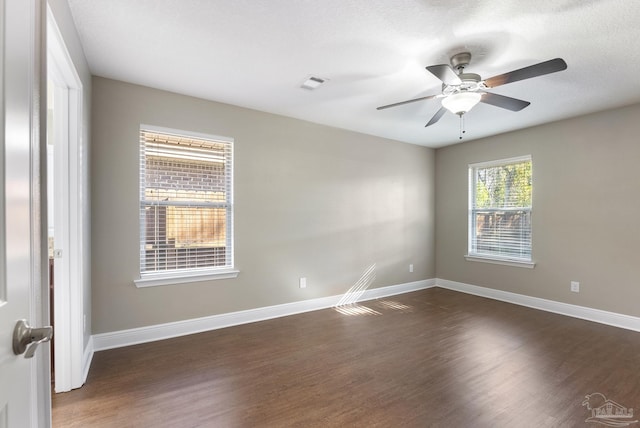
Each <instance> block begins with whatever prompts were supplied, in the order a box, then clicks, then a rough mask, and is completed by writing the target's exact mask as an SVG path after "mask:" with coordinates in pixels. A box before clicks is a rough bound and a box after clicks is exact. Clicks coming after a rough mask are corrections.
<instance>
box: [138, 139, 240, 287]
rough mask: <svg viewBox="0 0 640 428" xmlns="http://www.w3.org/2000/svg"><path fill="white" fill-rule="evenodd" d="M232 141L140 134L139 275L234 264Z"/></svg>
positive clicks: (214, 268) (179, 271)
mask: <svg viewBox="0 0 640 428" xmlns="http://www.w3.org/2000/svg"><path fill="white" fill-rule="evenodd" d="M232 157H233V142H232V141H228V140H226V139H222V138H220V139H216V137H212V138H211V139H209V138H203V137H200V136H190V135H180V133H179V131H177V132H175V133H174V132H173V131H170V132H165V131H157V130H154V129H153V128H141V130H140V273H141V277H144V276H145V275H149V274H158V273H167V274H171V273H183V272H190V273H191V272H198V271H211V270H217V269H221V268H230V267H232V266H233V248H232V244H233V192H232V184H233V179H232V173H233V165H232Z"/></svg>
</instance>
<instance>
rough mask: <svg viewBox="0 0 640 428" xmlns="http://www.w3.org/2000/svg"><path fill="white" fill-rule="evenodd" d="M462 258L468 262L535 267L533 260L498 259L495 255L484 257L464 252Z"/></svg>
mask: <svg viewBox="0 0 640 428" xmlns="http://www.w3.org/2000/svg"><path fill="white" fill-rule="evenodd" d="M464 258H465V259H466V260H467V261H468V262H480V263H492V264H495V265H504V266H514V267H521V268H527V269H533V268H534V267H535V265H536V264H535V262H532V261H526V260H517V259H500V258H497V257H485V256H476V255H469V254H466V255H465V256H464Z"/></svg>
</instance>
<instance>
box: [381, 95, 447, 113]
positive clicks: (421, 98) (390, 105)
mask: <svg viewBox="0 0 640 428" xmlns="http://www.w3.org/2000/svg"><path fill="white" fill-rule="evenodd" d="M438 95H440V94H436V95H427V96H426V97H420V98H414V99H412V100H407V101H400V102H399V103H393V104H387V105H386V106H380V107H376V110H384V109H386V108H391V107H396V106H401V105H403V104H409V103H415V102H416V101H422V100H428V99H431V98H435V97H437V96H438Z"/></svg>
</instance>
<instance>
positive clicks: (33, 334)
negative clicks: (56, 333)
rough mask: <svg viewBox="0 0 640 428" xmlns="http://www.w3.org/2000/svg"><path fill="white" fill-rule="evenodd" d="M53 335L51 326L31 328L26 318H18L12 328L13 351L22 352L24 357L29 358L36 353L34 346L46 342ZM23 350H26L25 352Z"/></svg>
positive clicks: (18, 353) (17, 353)
mask: <svg viewBox="0 0 640 428" xmlns="http://www.w3.org/2000/svg"><path fill="white" fill-rule="evenodd" d="M52 337H53V327H51V326H47V327H40V328H33V327H30V326H29V324H28V323H27V320H20V321H18V322H17V323H16V327H15V328H14V329H13V353H14V354H16V355H20V354H23V353H24V357H25V358H31V357H33V356H34V355H35V353H36V348H37V347H38V345H39V344H41V343H42V342H48V341H50V340H51V338H52ZM25 351H27V352H26V353H25Z"/></svg>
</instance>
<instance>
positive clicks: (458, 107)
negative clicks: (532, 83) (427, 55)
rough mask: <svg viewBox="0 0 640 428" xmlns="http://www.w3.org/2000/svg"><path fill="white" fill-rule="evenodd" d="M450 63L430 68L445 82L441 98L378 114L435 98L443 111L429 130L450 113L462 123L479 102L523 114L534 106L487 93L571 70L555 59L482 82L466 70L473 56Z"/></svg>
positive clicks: (463, 55) (460, 55)
mask: <svg viewBox="0 0 640 428" xmlns="http://www.w3.org/2000/svg"><path fill="white" fill-rule="evenodd" d="M450 61H451V65H449V64H438V65H430V66H428V67H427V71H429V72H430V73H431V74H433V75H434V76H436V77H437V78H438V79H440V80H441V81H442V93H441V94H435V95H428V96H426V97H420V98H414V99H412V100H407V101H401V102H398V103H393V104H388V105H384V106H381V107H378V108H377V110H384V109H387V108H390V107H396V106H400V105H404V104H409V103H413V102H416V101H422V100H428V99H431V98H441V99H442V101H441V102H442V107H440V109H439V110H438V111H437V112H436V114H434V115H433V117H432V118H431V120H430V121H429V122H428V123H427V124H426V125H425V127H427V126H431V125H433V124H434V123H436V122H437V121H438V120H440V118H441V117H442V116H443V115H444V114H445V112H446V111H447V110H449V111H450V112H451V113H454V114H457V115H458V116H460V118H461V119H462V115H464V114H465V113H467V112H469V110H471V109H472V108H473V107H474V106H475V105H476V104H478V103H479V102H483V103H485V104H491V105H493V106H496V107H500V108H504V109H507V110H511V111H520V110H522V109H523V108H525V107H527V106H528V105H529V104H531V103H530V102H529V101H523V100H519V99H517V98H511V97H506V96H504V95H498V94H493V93H490V92H485V91H486V90H487V89H490V88H496V87H498V86H501V85H506V84H507V83H513V82H517V81H519V80H524V79H530V78H532V77H537V76H543V75H545V74H550V73H555V72H557V71H562V70H566V68H567V63H566V62H564V60H563V59H562V58H555V59H552V60H549V61H544V62H541V63H538V64H534V65H530V66H528V67H524V68H520V69H518V70H514V71H510V72H508V73H504V74H500V75H498V76H493V77H491V78H489V79H484V80H482V78H481V77H480V75H478V74H475V73H465V68H466V67H467V66H468V65H469V62H470V61H471V54H470V53H469V52H461V53H458V54H456V55H454V56H452V57H451V60H450ZM460 138H462V137H460Z"/></svg>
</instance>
